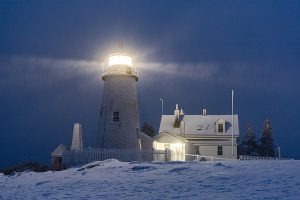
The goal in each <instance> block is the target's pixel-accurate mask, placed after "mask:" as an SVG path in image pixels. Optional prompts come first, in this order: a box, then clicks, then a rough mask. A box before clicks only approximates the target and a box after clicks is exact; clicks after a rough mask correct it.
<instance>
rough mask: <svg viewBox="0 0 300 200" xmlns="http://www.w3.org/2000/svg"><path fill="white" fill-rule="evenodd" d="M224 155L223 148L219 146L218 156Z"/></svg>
mask: <svg viewBox="0 0 300 200" xmlns="http://www.w3.org/2000/svg"><path fill="white" fill-rule="evenodd" d="M222 155H223V147H222V146H218V156H222Z"/></svg>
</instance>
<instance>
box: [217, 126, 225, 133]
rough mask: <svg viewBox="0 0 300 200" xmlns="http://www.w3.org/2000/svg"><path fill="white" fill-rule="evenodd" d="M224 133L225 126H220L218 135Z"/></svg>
mask: <svg viewBox="0 0 300 200" xmlns="http://www.w3.org/2000/svg"><path fill="white" fill-rule="evenodd" d="M223 132H224V125H223V124H218V133H223Z"/></svg>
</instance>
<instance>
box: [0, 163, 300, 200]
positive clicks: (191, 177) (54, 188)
mask: <svg viewBox="0 0 300 200" xmlns="http://www.w3.org/2000/svg"><path fill="white" fill-rule="evenodd" d="M299 169H300V161H297V160H288V161H275V160H274V161H238V160H237V161H222V162H168V163H164V162H151V163H143V162H120V161H118V160H114V159H109V160H105V161H97V162H92V163H89V164H87V165H84V166H82V167H79V168H71V169H68V170H65V171H59V172H52V171H48V172H44V173H35V172H23V173H15V174H14V175H12V176H4V175H3V174H2V175H1V174H0V191H1V193H0V199H65V198H72V199H73V198H74V199H298V198H299V196H300V191H299V188H300V173H299Z"/></svg>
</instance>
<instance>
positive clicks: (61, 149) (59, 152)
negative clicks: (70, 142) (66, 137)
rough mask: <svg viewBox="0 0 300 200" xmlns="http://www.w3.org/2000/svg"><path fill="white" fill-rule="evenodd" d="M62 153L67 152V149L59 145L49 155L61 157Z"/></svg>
mask: <svg viewBox="0 0 300 200" xmlns="http://www.w3.org/2000/svg"><path fill="white" fill-rule="evenodd" d="M64 151H68V149H67V147H66V146H65V145H63V144H60V145H58V146H57V147H56V149H55V150H54V151H53V152H52V153H51V156H52V157H61V156H62V153H63V152H64Z"/></svg>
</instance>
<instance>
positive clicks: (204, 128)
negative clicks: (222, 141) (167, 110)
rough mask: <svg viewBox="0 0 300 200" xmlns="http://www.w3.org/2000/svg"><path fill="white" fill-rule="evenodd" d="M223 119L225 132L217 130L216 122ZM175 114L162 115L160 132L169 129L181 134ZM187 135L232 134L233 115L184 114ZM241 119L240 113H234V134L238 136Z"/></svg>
mask: <svg viewBox="0 0 300 200" xmlns="http://www.w3.org/2000/svg"><path fill="white" fill-rule="evenodd" d="M221 119H223V120H224V121H225V133H217V132H216V122H218V121H219V120H221ZM174 120H175V116H174V115H162V118H161V121H160V127H159V133H161V132H163V131H169V132H172V133H175V134H177V135H179V134H180V128H174V126H173V125H174ZM182 120H183V121H184V124H185V128H184V132H185V134H186V135H189V134H191V135H208V136H210V135H231V130H232V115H206V116H203V115H184V117H183V119H182ZM239 134H240V132H239V120H238V115H234V135H236V136H238V135H239Z"/></svg>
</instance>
